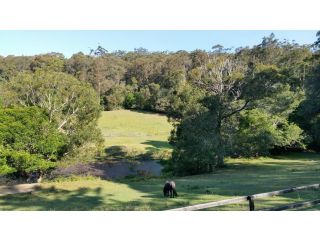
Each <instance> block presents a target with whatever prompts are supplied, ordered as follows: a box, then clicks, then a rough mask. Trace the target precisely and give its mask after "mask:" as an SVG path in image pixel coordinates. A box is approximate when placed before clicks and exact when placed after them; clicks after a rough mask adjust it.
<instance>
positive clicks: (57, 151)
mask: <svg viewBox="0 0 320 240" xmlns="http://www.w3.org/2000/svg"><path fill="white" fill-rule="evenodd" d="M65 146H66V139H65V136H64V135H63V134H62V133H60V132H59V131H58V129H57V125H56V124H54V123H50V122H49V119H48V116H47V115H46V114H45V112H44V111H43V110H41V109H39V108H37V107H24V108H22V107H19V108H5V109H1V110H0V159H1V160H0V173H1V174H9V173H16V174H17V175H18V176H21V175H23V174H25V173H31V172H35V171H45V170H47V169H49V168H51V167H53V166H54V164H53V163H52V161H56V160H58V159H59V158H60V157H61V155H62V154H63V153H64V151H65Z"/></svg>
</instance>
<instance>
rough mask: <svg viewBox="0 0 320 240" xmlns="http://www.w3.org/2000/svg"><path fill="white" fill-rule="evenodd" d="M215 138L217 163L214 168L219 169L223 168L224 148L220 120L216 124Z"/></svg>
mask: <svg viewBox="0 0 320 240" xmlns="http://www.w3.org/2000/svg"><path fill="white" fill-rule="evenodd" d="M217 138H218V148H217V163H216V166H217V167H218V168H221V167H223V166H224V146H223V141H222V136H221V120H219V121H218V124H217Z"/></svg>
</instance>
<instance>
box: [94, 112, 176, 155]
mask: <svg viewBox="0 0 320 240" xmlns="http://www.w3.org/2000/svg"><path fill="white" fill-rule="evenodd" d="M99 127H100V129H101V131H102V134H103V136H104V138H105V146H106V147H107V148H108V147H127V148H132V149H135V150H138V151H140V152H146V151H152V150H161V149H170V145H169V144H168V137H169V135H170V131H171V129H172V126H171V124H170V123H169V122H168V121H167V117H166V116H164V115H160V114H154V113H148V112H138V111H129V110H118V111H109V112H102V116H101V118H100V119H99Z"/></svg>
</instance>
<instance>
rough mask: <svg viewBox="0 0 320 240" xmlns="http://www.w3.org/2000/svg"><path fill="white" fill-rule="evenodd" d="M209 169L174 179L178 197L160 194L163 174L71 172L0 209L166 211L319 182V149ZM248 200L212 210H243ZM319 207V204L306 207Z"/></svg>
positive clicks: (261, 203)
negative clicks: (110, 177) (111, 176)
mask: <svg viewBox="0 0 320 240" xmlns="http://www.w3.org/2000/svg"><path fill="white" fill-rule="evenodd" d="M227 164H228V167H227V168H225V169H222V170H219V171H217V172H215V173H212V174H204V175H196V176H189V177H181V178H174V180H175V181H176V184H177V191H178V194H179V197H178V198H174V199H165V198H163V196H162V187H163V183H164V181H165V180H166V179H165V178H146V179H143V178H131V179H123V180H121V181H106V180H102V179H97V178H92V177H84V178H79V177H73V178H68V179H56V180H55V181H51V182H45V183H43V184H42V189H41V190H39V191H37V192H33V193H27V194H16V195H7V196H1V197H0V210H165V209H170V208H175V207H182V206H187V205H193V204H198V203H205V202H209V201H217V200H221V199H227V198H233V197H236V196H242V195H248V194H254V193H261V192H268V191H273V190H280V189H283V188H288V187H293V186H301V185H307V184H312V183H319V182H320V154H315V153H294V154H287V155H282V156H277V157H270V158H256V159H244V158H242V159H227ZM319 198H320V192H319V191H313V190H309V191H301V192H296V193H290V194H286V195H282V196H278V197H272V198H269V199H262V200H258V201H256V203H255V204H256V208H257V210H259V209H263V208H267V207H274V206H278V205H282V204H290V203H293V202H299V201H308V200H313V199H319ZM247 208H248V206H247V204H237V205H228V206H225V207H220V208H215V209H213V210H247ZM314 209H319V207H315V208H311V209H308V210H314Z"/></svg>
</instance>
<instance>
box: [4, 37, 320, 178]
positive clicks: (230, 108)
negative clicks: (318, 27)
mask: <svg viewBox="0 0 320 240" xmlns="http://www.w3.org/2000/svg"><path fill="white" fill-rule="evenodd" d="M318 47H319V41H316V37H315V43H310V45H303V46H302V45H298V44H296V43H294V42H288V41H280V40H277V39H276V38H275V36H274V35H273V34H272V35H270V36H269V37H265V38H263V39H262V42H261V43H260V44H258V45H256V46H253V47H251V48H249V47H240V48H238V49H235V50H234V51H230V50H228V49H224V48H223V47H222V46H220V45H216V46H214V47H213V48H212V50H211V51H209V52H208V51H203V50H195V51H193V52H186V51H178V52H149V51H147V50H146V49H143V48H139V49H136V50H135V51H133V52H123V51H116V52H112V53H109V52H108V51H107V50H106V49H104V48H103V47H101V46H99V47H98V48H97V49H95V50H92V51H91V53H90V54H88V55H86V54H83V53H77V54H74V55H73V56H72V57H70V58H65V57H64V56H63V55H62V54H59V53H48V54H43V55H37V56H7V57H1V58H0V82H1V89H0V101H1V104H2V105H3V106H4V107H9V106H12V105H20V106H38V107H40V108H43V109H45V110H46V112H47V114H49V121H50V122H56V123H57V124H58V130H59V134H60V133H64V134H67V135H68V134H70V135H68V136H69V140H68V141H67V145H68V146H69V148H70V149H75V147H74V146H80V145H81V146H82V145H84V143H85V142H87V141H88V139H90V141H91V140H92V136H91V135H90V136H89V135H88V132H90V133H93V132H97V130H96V128H95V127H94V126H95V124H94V122H96V119H97V116H98V113H97V106H96V105H95V99H97V101H98V104H99V102H100V105H101V106H102V107H103V109H104V110H114V109H120V108H126V109H140V110H148V111H154V112H161V113H166V114H167V115H168V117H170V119H171V120H172V121H173V122H174V123H175V129H174V131H173V132H172V134H171V138H170V143H171V144H172V145H173V147H174V150H173V155H172V159H173V161H172V166H171V169H173V171H174V172H175V173H177V174H195V173H200V172H210V171H212V170H213V169H214V168H215V167H222V166H223V165H224V162H223V159H224V157H225V156H257V155H266V154H270V153H272V152H275V151H288V150H290V151H293V150H294V151H298V150H302V149H316V150H319V149H320V130H319V129H320V128H319V126H320V115H319V113H320V101H319V98H320V93H319V92H320V91H319V89H320V80H319V77H320V58H319V48H318ZM44 79H47V80H46V81H45V80H44ZM61 79H63V85H65V86H69V87H70V88H73V90H72V91H70V90H68V89H63V88H62V87H61V86H60V87H59V85H61V84H62V82H59V81H60V80H61ZM42 81H44V82H46V83H45V84H44V85H41V86H40V85H37V82H39V83H40V82H42ZM61 81H62V80H61ZM53 83H54V84H53ZM68 84H69V85H68ZM90 86H91V87H92V88H93V89H94V91H95V94H93V92H91V90H89V88H91V87H90ZM49 88H52V89H58V90H56V91H55V92H58V93H59V94H60V93H61V95H59V96H58V98H59V97H63V96H65V94H66V93H67V92H68V91H69V92H70V93H71V92H73V93H76V94H73V95H71V96H68V99H69V100H68V104H69V108H68V109H67V110H63V111H61V112H59V111H60V110H59V109H58V108H57V109H53V108H52V107H48V108H47V106H48V104H47V103H48V101H45V100H43V96H46V95H45V94H46V91H45V89H49ZM35 89H36V90H35ZM59 89H60V90H59ZM29 91H30V92H29ZM22 93H23V94H22ZM48 96H49V95H48ZM55 96H56V95H55ZM50 97H51V95H50V96H49V97H48V99H49V98H50ZM56 97H57V96H56ZM48 99H47V100H48ZM79 99H80V100H79ZM42 100H43V101H42ZM50 100H51V98H50ZM73 101H74V102H73ZM49 102H50V101H49ZM65 104H67V103H62V105H61V106H63V107H64V106H65ZM81 109H82V110H81ZM85 118H89V120H88V119H87V120H86V119H85ZM73 119H75V120H73ZM91 123H92V124H91ZM84 126H85V127H87V130H86V132H84V131H82V130H83V129H85V128H84ZM80 130H81V131H80ZM55 134H58V133H55ZM96 135H98V133H97V134H96ZM79 139H84V140H81V141H80V140H79ZM64 149H65V148H64ZM61 151H62V150H61ZM62 152H63V151H62ZM50 153H51V152H50ZM46 154H49V153H45V155H46Z"/></svg>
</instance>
